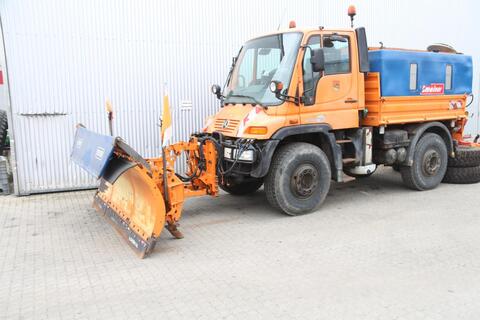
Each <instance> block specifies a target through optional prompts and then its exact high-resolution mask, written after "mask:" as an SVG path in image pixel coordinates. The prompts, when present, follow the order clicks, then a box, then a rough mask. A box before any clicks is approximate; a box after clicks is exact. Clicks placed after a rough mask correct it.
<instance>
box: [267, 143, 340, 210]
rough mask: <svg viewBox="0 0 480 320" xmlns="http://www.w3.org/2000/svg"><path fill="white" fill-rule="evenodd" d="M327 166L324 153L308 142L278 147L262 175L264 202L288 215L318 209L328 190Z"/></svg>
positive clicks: (329, 177)
mask: <svg viewBox="0 0 480 320" xmlns="http://www.w3.org/2000/svg"><path fill="white" fill-rule="evenodd" d="M330 180H331V169H330V162H329V161H328V158H327V156H326V155H325V153H324V152H323V151H322V150H321V149H320V148H319V147H317V146H315V145H313V144H309V143H303V142H295V143H290V144H287V145H285V146H283V147H281V148H280V149H279V150H278V151H277V152H276V153H275V154H274V156H273V159H272V163H271V166H270V170H269V173H268V175H267V177H266V178H265V193H266V194H267V200H268V202H269V203H270V204H271V205H272V206H273V207H274V208H277V209H280V210H282V211H283V212H285V213H286V214H288V215H292V216H295V215H301V214H305V213H309V212H311V211H313V210H315V209H316V208H318V207H319V206H320V205H321V204H322V203H323V201H324V200H325V197H326V196H327V194H328V190H329V189H330Z"/></svg>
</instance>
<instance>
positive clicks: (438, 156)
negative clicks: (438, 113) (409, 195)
mask: <svg viewBox="0 0 480 320" xmlns="http://www.w3.org/2000/svg"><path fill="white" fill-rule="evenodd" d="M447 163H448V154H447V147H446V146H445V142H444V141H443V139H442V138H441V137H440V136H439V135H437V134H434V133H426V134H425V135H423V136H422V138H421V139H420V141H418V143H417V145H416V146H415V153H414V154H413V164H412V166H410V167H407V166H401V167H400V173H401V174H402V180H403V183H404V184H405V185H406V186H407V187H409V188H411V189H414V190H430V189H433V188H435V187H437V186H438V185H439V184H440V182H442V179H443V177H444V176H445V172H446V171H447Z"/></svg>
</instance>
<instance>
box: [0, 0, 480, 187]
mask: <svg viewBox="0 0 480 320" xmlns="http://www.w3.org/2000/svg"><path fill="white" fill-rule="evenodd" d="M350 3H354V4H356V6H357V11H358V17H357V19H356V25H363V26H365V27H366V28H367V34H368V39H369V44H370V45H377V44H378V41H383V42H384V44H385V45H386V46H395V47H408V48H425V47H426V46H427V45H429V44H431V43H433V42H445V43H449V44H452V45H453V46H454V47H456V48H458V49H460V50H462V51H464V52H467V53H469V54H473V55H474V56H475V68H476V69H475V88H476V89H475V90H476V93H479V92H478V80H479V79H478V75H479V69H478V65H479V63H480V44H479V42H478V41H476V40H475V39H476V37H475V36H476V34H475V33H476V24H475V17H474V14H475V12H477V10H476V9H479V8H480V6H479V5H478V4H477V2H475V1H473V0H472V1H458V2H456V5H455V6H452V5H451V4H450V3H449V2H444V3H442V2H438V1H353V0H352V1H338V0H331V1H325V0H324V1H319V0H305V1H301V2H299V3H296V2H291V1H286V0H281V1H278V0H276V1H274V0H266V1H254V0H244V1H235V2H233V1H212V0H211V1H193V0H192V1H155V0H143V1H139V0H102V1H94V0H83V1H79V0H78V1H76V0H75V1H74V0H70V1H65V0H63V1H62V0H43V1H35V0H30V1H27V0H4V1H2V2H0V15H1V18H2V23H3V34H4V40H5V47H6V55H7V59H8V72H9V80H10V94H11V103H12V106H11V111H12V112H11V114H12V118H13V125H12V124H11V125H12V127H13V128H14V131H15V137H14V142H15V143H14V148H15V149H14V151H15V154H16V162H17V168H16V169H17V170H16V175H15V183H16V191H17V193H18V194H28V193H32V192H42V191H53V190H64V189H74V188H85V187H89V186H93V185H94V184H95V181H94V180H92V179H91V178H89V177H88V176H87V175H86V174H84V173H83V172H82V171H81V170H80V169H79V168H77V167H76V166H75V165H73V164H72V163H71V162H70V161H69V150H70V147H71V144H72V139H73V133H74V125H75V124H76V123H79V122H80V123H83V124H85V125H86V126H87V127H89V128H91V129H93V130H96V131H100V132H104V133H106V132H107V122H106V117H105V111H104V102H105V100H106V99H110V100H111V101H112V103H113V106H114V110H115V124H114V129H115V133H116V134H117V135H120V136H122V137H124V138H125V140H126V141H127V142H128V143H129V144H131V145H132V146H133V147H134V148H135V149H137V150H138V151H139V152H140V153H141V154H142V155H144V156H146V157H149V156H156V155H158V154H159V144H160V142H159V134H158V127H157V124H158V118H159V113H160V112H159V111H160V105H161V94H162V87H163V84H164V83H165V82H166V83H167V84H168V87H169V92H170V99H171V105H172V106H173V117H174V123H175V127H174V138H175V140H179V139H185V138H187V137H188V135H189V133H190V132H192V131H195V130H198V129H200V128H201V127H202V125H203V119H204V118H205V117H206V116H207V115H209V114H212V113H215V111H216V110H217V108H218V102H217V101H216V100H215V99H214V97H213V96H212V95H211V94H210V92H209V86H210V85H211V84H213V83H219V84H223V81H224V79H225V77H226V75H227V72H228V69H229V66H230V63H231V57H232V56H234V55H235V54H236V53H237V52H238V49H239V48H240V46H241V45H242V43H243V42H244V41H245V40H247V39H248V38H250V37H252V36H255V35H258V34H262V33H265V32H269V31H271V30H274V29H276V27H277V25H278V24H279V22H280V18H281V17H282V15H284V18H283V21H282V26H283V27H285V26H286V25H287V24H288V21H289V20H290V19H295V20H296V21H297V25H298V26H319V25H324V26H327V27H348V26H349V20H348V17H347V16H346V8H347V7H348V5H349V4H350ZM475 8H476V9H475ZM284 13H285V14H284ZM472 108H473V109H472V110H475V111H474V112H473V115H474V119H472V120H473V121H471V123H470V124H469V127H468V130H469V131H470V132H472V133H474V132H478V114H477V112H476V110H478V104H477V103H476V104H475V105H474V106H472Z"/></svg>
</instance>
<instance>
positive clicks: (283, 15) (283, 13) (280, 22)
mask: <svg viewBox="0 0 480 320" xmlns="http://www.w3.org/2000/svg"><path fill="white" fill-rule="evenodd" d="M286 12H287V5H285V9H283V12H282V15H281V17H280V21H279V22H278V27H277V31H278V30H280V26H281V25H282V21H283V18H284V17H285V13H286Z"/></svg>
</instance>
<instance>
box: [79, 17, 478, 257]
mask: <svg viewBox="0 0 480 320" xmlns="http://www.w3.org/2000/svg"><path fill="white" fill-rule="evenodd" d="M349 14H350V16H351V18H352V21H353V15H354V11H353V10H349ZM471 86H472V59H471V57H469V56H466V55H463V54H459V53H456V52H455V51H454V50H453V49H452V48H450V47H448V46H446V45H434V46H431V47H429V49H428V50H427V51H417V50H403V49H387V48H368V47H367V39H366V34H365V29H364V28H357V29H353V28H352V29H348V30H327V29H324V28H323V27H320V28H315V29H297V28H295V27H294V26H293V25H291V28H290V29H289V30H287V31H278V32H275V33H273V34H269V35H266V36H262V37H258V38H255V39H252V40H250V41H248V42H246V43H245V45H244V46H243V47H242V49H241V50H240V52H239V54H238V56H237V57H235V58H234V59H233V64H232V68H231V71H230V73H229V75H228V79H227V81H226V85H225V87H224V88H223V90H222V88H220V86H218V85H214V86H212V91H213V93H214V94H215V95H216V96H217V97H218V98H219V99H220V100H221V108H220V110H219V111H218V113H217V114H216V115H214V116H213V117H210V118H209V119H207V121H206V125H205V128H204V130H203V132H200V133H196V134H192V136H191V137H190V140H189V141H188V142H179V143H176V144H173V145H169V146H166V147H162V149H161V151H162V157H159V158H154V159H144V158H142V157H141V156H140V155H139V154H138V153H136V152H135V151H134V150H133V149H132V148H130V147H129V146H128V145H127V144H126V143H125V141H123V140H122V139H121V138H118V137H116V138H115V137H112V136H106V135H101V134H97V133H94V132H92V131H89V130H87V129H86V128H85V127H83V126H81V125H79V126H78V129H77V133H76V136H75V142H74V146H73V150H72V160H73V161H75V162H76V163H77V164H78V165H80V166H81V167H82V168H84V169H85V170H86V171H88V172H89V173H90V174H92V175H93V176H95V177H96V178H98V179H99V180H100V187H99V189H98V191H97V193H96V194H95V198H94V206H95V207H96V208H97V209H98V210H99V211H100V212H101V213H102V214H104V215H105V216H106V217H108V221H109V222H111V223H112V224H113V225H114V226H115V227H116V228H117V230H118V231H119V232H120V233H121V234H122V235H123V236H124V237H125V238H126V239H127V240H128V243H129V244H130V245H131V246H132V248H134V249H135V251H136V252H137V253H139V255H140V256H141V257H143V256H145V254H147V253H149V252H151V251H152V250H153V248H154V246H155V243H156V239H158V238H159V237H160V234H161V232H162V230H163V229H164V227H166V229H167V230H168V231H170V233H172V235H173V236H174V237H176V238H181V237H182V236H183V235H182V233H180V231H179V230H178V229H177V226H178V224H177V222H178V221H179V219H180V217H181V212H182V207H183V202H184V200H185V199H186V198H189V197H194V196H202V195H210V196H216V195H218V187H220V188H222V189H223V190H225V191H226V192H229V193H231V194H235V195H242V194H247V193H251V192H255V191H256V190H257V189H258V188H260V187H261V186H262V185H264V187H265V193H266V195H267V199H268V201H269V202H270V203H271V205H272V206H273V207H275V208H278V209H279V210H281V211H283V212H285V213H287V214H289V215H298V214H304V213H308V212H311V211H313V210H315V209H316V208H318V207H319V206H320V205H321V204H322V202H323V201H324V200H325V197H326V196H327V193H328V190H329V188H330V182H331V180H334V181H338V182H342V181H344V178H345V175H348V176H351V177H356V178H359V177H367V176H369V175H371V174H373V173H374V172H375V170H376V168H377V167H378V166H379V165H387V166H392V167H393V168H394V169H395V170H397V171H400V173H401V175H402V178H403V181H404V182H405V184H406V186H407V187H409V188H412V189H415V190H429V189H433V188H435V187H436V186H438V185H439V184H440V183H441V182H442V181H444V182H451V183H470V182H478V181H480V148H479V146H478V145H477V144H476V143H475V142H465V141H463V140H462V136H463V130H464V127H465V123H466V120H467V112H466V106H467V103H470V102H471V99H470V98H469V96H470V94H471V90H472V89H471ZM165 110H168V108H164V112H165ZM109 112H110V113H109V119H110V120H111V119H112V117H111V110H110V109H109ZM165 119H169V117H165ZM163 129H165V128H163ZM164 131H165V132H166V129H165V130H162V132H164ZM181 154H186V159H187V168H188V169H187V171H186V172H185V173H183V174H180V173H178V172H176V171H175V169H174V168H175V166H174V163H175V160H176V159H177V158H178V157H179V156H180V155H181Z"/></svg>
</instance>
